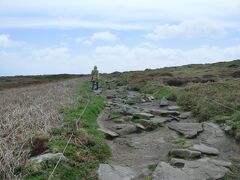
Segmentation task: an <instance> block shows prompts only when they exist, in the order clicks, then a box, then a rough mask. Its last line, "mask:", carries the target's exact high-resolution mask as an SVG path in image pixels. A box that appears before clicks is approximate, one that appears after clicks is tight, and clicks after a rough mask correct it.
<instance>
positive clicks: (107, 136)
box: [98, 128, 119, 139]
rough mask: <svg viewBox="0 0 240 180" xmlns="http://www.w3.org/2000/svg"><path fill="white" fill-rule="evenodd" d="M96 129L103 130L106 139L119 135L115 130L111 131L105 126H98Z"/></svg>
mask: <svg viewBox="0 0 240 180" xmlns="http://www.w3.org/2000/svg"><path fill="white" fill-rule="evenodd" d="M98 130H99V131H101V132H103V133H104V134H105V136H106V138H108V139H113V138H116V137H118V136H119V134H117V133H116V132H113V131H111V130H109V129H106V128H99V129H98Z"/></svg>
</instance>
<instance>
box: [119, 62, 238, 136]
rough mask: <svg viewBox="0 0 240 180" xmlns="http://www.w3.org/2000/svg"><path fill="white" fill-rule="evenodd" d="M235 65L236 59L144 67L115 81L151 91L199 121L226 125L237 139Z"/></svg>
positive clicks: (142, 91) (142, 90)
mask: <svg viewBox="0 0 240 180" xmlns="http://www.w3.org/2000/svg"><path fill="white" fill-rule="evenodd" d="M239 67H240V60H235V61H231V62H220V63H214V64H195V65H185V66H180V67H167V68H161V69H155V70H149V69H148V70H145V71H135V72H126V73H123V74H121V75H120V76H119V80H118V81H119V82H120V83H119V84H120V85H126V86H128V88H129V89H130V90H135V91H139V92H141V93H147V94H151V95H153V96H154V97H155V98H156V99H161V98H162V97H166V98H167V99H168V100H171V101H177V104H178V105H180V106H182V108H183V110H187V111H192V112H193V115H194V116H195V117H196V118H197V119H198V120H199V121H200V122H202V121H214V122H216V123H219V124H228V125H230V126H232V127H233V130H234V132H233V133H232V134H234V136H235V137H238V138H236V139H240V138H239V137H240V115H239V114H240V113H239V112H237V111H240V83H239V82H240V81H239V78H238V77H239V74H240V72H239ZM181 82H182V84H181ZM180 84H181V85H180ZM220 104H222V105H220ZM226 107H229V108H226ZM232 109H235V110H232Z"/></svg>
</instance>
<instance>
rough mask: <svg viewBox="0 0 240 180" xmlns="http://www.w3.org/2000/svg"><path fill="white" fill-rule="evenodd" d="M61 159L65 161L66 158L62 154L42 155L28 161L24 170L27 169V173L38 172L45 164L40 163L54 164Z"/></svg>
mask: <svg viewBox="0 0 240 180" xmlns="http://www.w3.org/2000/svg"><path fill="white" fill-rule="evenodd" d="M60 158H61V160H62V161H66V160H67V158H66V157H65V156H64V155H63V153H47V154H42V155H39V156H36V157H32V158H31V159H29V160H28V161H27V163H26V165H25V167H24V169H27V170H28V171H29V172H30V171H31V172H32V173H34V172H40V171H42V170H43V169H44V168H46V167H44V165H45V163H42V162H44V161H47V162H52V163H56V162H57V161H58V160H59V159H60Z"/></svg>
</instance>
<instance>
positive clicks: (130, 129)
mask: <svg viewBox="0 0 240 180" xmlns="http://www.w3.org/2000/svg"><path fill="white" fill-rule="evenodd" d="M116 129H117V130H116V131H117V133H118V134H120V135H127V134H132V133H135V132H136V131H137V127H136V126H135V125H132V124H122V125H119V126H117V127H116Z"/></svg>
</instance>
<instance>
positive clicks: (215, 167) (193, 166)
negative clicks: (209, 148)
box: [170, 158, 229, 180]
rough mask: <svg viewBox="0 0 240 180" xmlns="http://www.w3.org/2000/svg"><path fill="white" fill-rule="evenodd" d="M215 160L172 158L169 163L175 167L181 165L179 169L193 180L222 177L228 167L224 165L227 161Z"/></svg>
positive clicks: (227, 170)
mask: <svg viewBox="0 0 240 180" xmlns="http://www.w3.org/2000/svg"><path fill="white" fill-rule="evenodd" d="M215 161H216V160H213V159H210V158H203V159H199V160H194V161H186V160H183V159H176V158H173V159H171V161H170V164H171V165H173V166H177V167H180V166H182V167H181V170H182V171H183V172H185V173H186V174H188V176H189V177H191V178H193V179H194V180H202V179H204V180H207V179H222V178H224V176H225V175H226V174H227V173H228V172H229V169H228V168H226V167H224V165H226V164H227V163H228V162H222V161H221V163H216V162H215ZM222 165H223V166H222Z"/></svg>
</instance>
